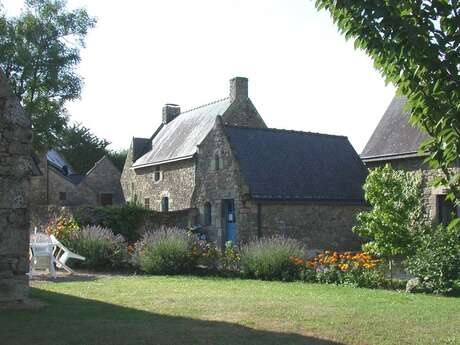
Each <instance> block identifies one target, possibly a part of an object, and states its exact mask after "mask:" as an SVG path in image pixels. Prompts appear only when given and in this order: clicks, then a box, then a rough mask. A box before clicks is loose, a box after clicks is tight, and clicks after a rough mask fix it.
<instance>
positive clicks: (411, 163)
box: [365, 157, 460, 223]
mask: <svg viewBox="0 0 460 345" xmlns="http://www.w3.org/2000/svg"><path fill="white" fill-rule="evenodd" d="M423 160H424V158H421V157H415V158H405V159H395V160H388V161H380V162H365V165H366V167H367V168H369V169H374V168H376V167H379V166H384V165H385V164H387V163H388V164H390V165H391V166H392V167H393V169H395V170H405V171H412V172H420V173H421V174H422V188H423V202H424V205H425V212H426V214H427V215H428V217H429V218H430V219H431V220H432V221H433V222H434V223H435V222H436V220H437V219H438V209H437V202H436V197H437V195H442V194H446V190H445V189H444V188H442V187H433V185H432V182H433V180H434V179H435V178H436V177H438V176H442V172H441V170H439V169H431V168H430V167H429V165H428V164H426V163H423ZM452 169H453V170H456V171H458V170H459V169H460V164H458V163H457V165H456V166H455V167H453V168H452Z"/></svg>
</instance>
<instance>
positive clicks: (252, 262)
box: [240, 236, 305, 281]
mask: <svg viewBox="0 0 460 345" xmlns="http://www.w3.org/2000/svg"><path fill="white" fill-rule="evenodd" d="M304 253H305V251H304V248H303V246H302V244H301V243H300V242H298V241H296V240H294V239H291V238H285V237H282V236H273V237H267V238H261V239H258V240H254V241H251V242H249V243H248V244H247V245H245V246H243V247H242V248H241V254H240V255H241V258H240V265H241V271H242V273H243V275H244V276H246V277H249V278H257V279H262V280H283V281H290V280H295V279H298V278H299V274H300V272H299V268H298V266H297V265H296V264H295V259H296V258H304V255H305V254H304Z"/></svg>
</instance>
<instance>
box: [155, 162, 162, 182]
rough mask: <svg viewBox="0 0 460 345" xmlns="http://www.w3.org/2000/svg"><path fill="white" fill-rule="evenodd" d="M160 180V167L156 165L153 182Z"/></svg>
mask: <svg viewBox="0 0 460 345" xmlns="http://www.w3.org/2000/svg"><path fill="white" fill-rule="evenodd" d="M160 180H161V169H160V166H159V165H157V166H156V167H155V170H154V171H153V182H160Z"/></svg>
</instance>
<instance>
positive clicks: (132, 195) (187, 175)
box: [121, 150, 195, 211]
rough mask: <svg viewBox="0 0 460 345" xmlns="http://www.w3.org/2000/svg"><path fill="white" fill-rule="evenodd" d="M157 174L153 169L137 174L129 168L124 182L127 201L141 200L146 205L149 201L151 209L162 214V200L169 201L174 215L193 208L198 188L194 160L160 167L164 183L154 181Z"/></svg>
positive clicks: (142, 170) (140, 170) (146, 168)
mask: <svg viewBox="0 0 460 345" xmlns="http://www.w3.org/2000/svg"><path fill="white" fill-rule="evenodd" d="M131 152H132V150H130V153H131ZM128 159H130V157H129V156H128V158H127V161H128ZM154 170H155V167H153V166H151V167H145V168H140V169H136V170H134V169H132V170H131V169H129V168H128V169H126V167H125V169H124V171H123V175H122V178H121V183H122V186H123V193H124V195H125V199H126V200H131V201H132V200H137V202H139V203H140V204H141V205H144V204H145V199H146V198H148V199H149V204H150V208H151V209H153V210H156V211H160V210H161V199H162V198H163V197H168V198H169V210H170V211H177V210H183V209H188V208H191V207H192V206H191V202H192V201H191V198H192V193H193V189H194V187H195V162H194V159H188V160H183V161H177V162H172V163H168V164H163V165H160V171H161V179H160V181H158V182H155V181H154V180H153V173H154ZM133 188H134V189H133Z"/></svg>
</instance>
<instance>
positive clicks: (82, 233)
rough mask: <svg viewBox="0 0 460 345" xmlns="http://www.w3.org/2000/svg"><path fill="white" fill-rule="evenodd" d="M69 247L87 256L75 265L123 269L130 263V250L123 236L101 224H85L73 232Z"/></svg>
mask: <svg viewBox="0 0 460 345" xmlns="http://www.w3.org/2000/svg"><path fill="white" fill-rule="evenodd" d="M68 243H69V247H70V248H71V249H72V250H73V251H75V252H76V253H78V254H80V255H83V256H84V257H86V260H85V261H75V263H74V264H75V265H77V266H79V267H83V268H88V269H93V270H122V269H125V268H126V267H127V265H128V261H129V260H128V257H129V256H128V250H127V245H126V243H125V240H124V238H123V236H121V235H114V233H113V232H112V230H110V229H107V228H103V227H100V226H94V225H93V226H85V227H83V228H82V229H81V230H79V231H76V232H74V233H72V234H71V235H70V237H69V239H68Z"/></svg>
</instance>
